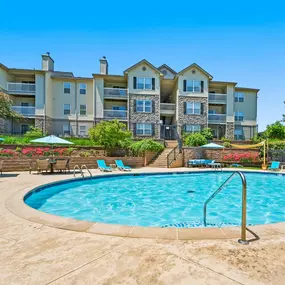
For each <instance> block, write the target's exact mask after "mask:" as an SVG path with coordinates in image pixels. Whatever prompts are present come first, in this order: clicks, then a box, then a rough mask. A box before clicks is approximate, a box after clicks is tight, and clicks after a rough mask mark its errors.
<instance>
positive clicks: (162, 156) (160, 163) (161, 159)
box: [148, 141, 177, 168]
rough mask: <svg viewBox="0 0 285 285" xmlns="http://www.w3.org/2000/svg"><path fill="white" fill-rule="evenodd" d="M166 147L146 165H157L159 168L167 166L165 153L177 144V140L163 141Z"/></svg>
mask: <svg viewBox="0 0 285 285" xmlns="http://www.w3.org/2000/svg"><path fill="white" fill-rule="evenodd" d="M165 142H166V145H167V146H166V148H165V149H164V150H163V152H162V153H161V154H160V155H159V156H158V157H157V158H156V159H155V160H154V161H152V162H151V163H150V164H149V165H148V166H149V167H159V168H167V155H168V154H169V153H170V152H171V151H172V150H173V149H174V148H175V147H176V146H177V141H165Z"/></svg>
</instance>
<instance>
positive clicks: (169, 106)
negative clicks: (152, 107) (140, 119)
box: [160, 103, 176, 115]
mask: <svg viewBox="0 0 285 285" xmlns="http://www.w3.org/2000/svg"><path fill="white" fill-rule="evenodd" d="M175 109H176V105H175V104H173V103H161V104H160V114H162V115H174V114H175Z"/></svg>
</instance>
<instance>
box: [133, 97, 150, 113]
mask: <svg viewBox="0 0 285 285" xmlns="http://www.w3.org/2000/svg"><path fill="white" fill-rule="evenodd" d="M136 112H139V113H151V112H152V101H151V100H136Z"/></svg>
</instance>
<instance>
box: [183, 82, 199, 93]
mask: <svg viewBox="0 0 285 285" xmlns="http://www.w3.org/2000/svg"><path fill="white" fill-rule="evenodd" d="M188 82H192V90H188ZM195 82H199V91H196V90H195ZM201 89H202V88H201V81H199V80H187V79H186V92H192V93H201V92H202V90H201Z"/></svg>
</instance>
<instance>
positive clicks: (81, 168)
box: [73, 164, 92, 179]
mask: <svg viewBox="0 0 285 285" xmlns="http://www.w3.org/2000/svg"><path fill="white" fill-rule="evenodd" d="M76 169H78V170H79V171H80V174H81V176H82V178H83V179H84V178H85V176H84V173H83V169H86V170H87V171H88V172H89V174H90V176H91V177H92V173H91V172H90V170H89V169H88V167H87V166H86V165H85V164H83V165H81V167H79V165H75V166H74V168H73V176H74V177H75V176H76V175H75V174H76V173H75V170H76Z"/></svg>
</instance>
